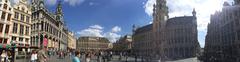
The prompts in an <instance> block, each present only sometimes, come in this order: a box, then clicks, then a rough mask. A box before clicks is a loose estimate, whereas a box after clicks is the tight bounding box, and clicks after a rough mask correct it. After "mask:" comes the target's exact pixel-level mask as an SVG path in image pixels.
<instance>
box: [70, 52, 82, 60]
mask: <svg viewBox="0 0 240 62" xmlns="http://www.w3.org/2000/svg"><path fill="white" fill-rule="evenodd" d="M80 56H81V55H80V52H79V51H76V52H75V56H74V57H73V58H72V62H81V60H80Z"/></svg>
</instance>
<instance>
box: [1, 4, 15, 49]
mask: <svg viewBox="0 0 240 62" xmlns="http://www.w3.org/2000/svg"><path fill="white" fill-rule="evenodd" d="M13 14H14V13H13V7H12V6H11V2H10V1H9V0H1V1H0V46H1V48H6V47H3V45H7V46H10V45H11V44H10V43H11V40H10V39H11V31H12V30H11V27H12V17H13Z"/></svg>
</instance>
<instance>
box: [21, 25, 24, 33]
mask: <svg viewBox="0 0 240 62" xmlns="http://www.w3.org/2000/svg"><path fill="white" fill-rule="evenodd" d="M23 30H24V26H23V25H20V35H23Z"/></svg>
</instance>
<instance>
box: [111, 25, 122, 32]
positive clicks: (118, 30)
mask: <svg viewBox="0 0 240 62" xmlns="http://www.w3.org/2000/svg"><path fill="white" fill-rule="evenodd" d="M120 31H121V28H120V27H119V26H115V27H113V28H112V32H114V33H116V32H120Z"/></svg>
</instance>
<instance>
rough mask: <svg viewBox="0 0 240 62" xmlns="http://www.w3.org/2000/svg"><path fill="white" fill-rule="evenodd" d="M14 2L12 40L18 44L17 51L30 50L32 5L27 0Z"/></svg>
mask: <svg viewBox="0 0 240 62" xmlns="http://www.w3.org/2000/svg"><path fill="white" fill-rule="evenodd" d="M13 4H14V5H13V12H14V14H13V18H12V26H11V33H12V34H11V41H12V42H13V43H14V44H15V46H16V49H15V51H17V52H21V51H25V52H30V36H31V14H32V13H31V6H30V4H29V3H28V2H27V0H19V2H17V3H13Z"/></svg>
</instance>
